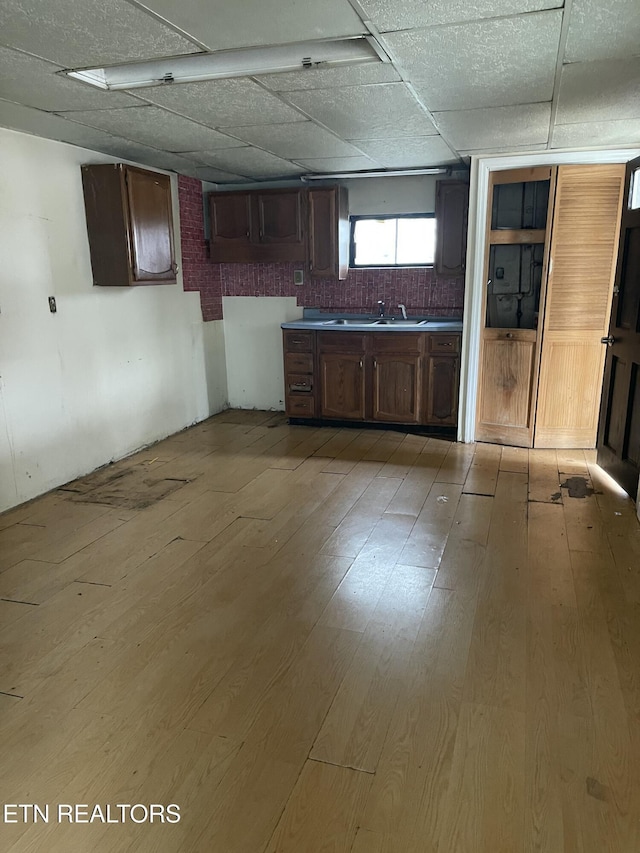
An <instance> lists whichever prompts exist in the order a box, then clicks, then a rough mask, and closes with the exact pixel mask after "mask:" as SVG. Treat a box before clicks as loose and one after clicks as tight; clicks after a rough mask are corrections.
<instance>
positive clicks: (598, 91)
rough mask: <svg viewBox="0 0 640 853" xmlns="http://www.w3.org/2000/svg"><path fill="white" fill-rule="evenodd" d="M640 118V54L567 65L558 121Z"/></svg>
mask: <svg viewBox="0 0 640 853" xmlns="http://www.w3.org/2000/svg"><path fill="white" fill-rule="evenodd" d="M623 118H640V57H636V58H635V59H610V60H605V61H601V62H580V63H577V64H574V65H565V66H564V68H563V69H562V77H561V79H560V94H559V97H558V113H557V118H556V122H557V124H573V123H576V122H592V121H609V120H612V121H613V120H617V119H623Z"/></svg>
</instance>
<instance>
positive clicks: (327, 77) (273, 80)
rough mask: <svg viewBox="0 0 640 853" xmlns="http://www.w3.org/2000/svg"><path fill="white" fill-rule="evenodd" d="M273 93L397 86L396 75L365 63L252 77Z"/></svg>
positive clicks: (380, 65) (389, 67)
mask: <svg viewBox="0 0 640 853" xmlns="http://www.w3.org/2000/svg"><path fill="white" fill-rule="evenodd" d="M256 80H259V81H260V82H261V83H262V84H264V85H265V86H267V87H268V88H269V89H273V91H274V92H294V91H296V90H297V89H331V88H332V87H334V86H335V87H339V86H362V85H366V84H367V83H397V82H399V81H400V75H399V74H398V72H397V71H396V70H395V68H394V67H393V65H391V63H390V62H365V63H362V64H361V65H343V66H336V67H333V68H305V69H303V70H302V71H288V72H286V73H284V74H264V75H261V76H258V77H256Z"/></svg>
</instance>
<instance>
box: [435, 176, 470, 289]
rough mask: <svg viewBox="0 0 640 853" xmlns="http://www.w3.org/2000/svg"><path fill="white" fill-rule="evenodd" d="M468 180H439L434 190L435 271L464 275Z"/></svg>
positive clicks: (439, 273) (441, 273) (440, 273)
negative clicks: (466, 181)
mask: <svg viewBox="0 0 640 853" xmlns="http://www.w3.org/2000/svg"><path fill="white" fill-rule="evenodd" d="M468 211H469V184H467V183H465V182H464V181H438V183H437V190H436V263H435V268H436V272H437V273H438V275H450V276H454V275H463V273H464V271H465V259H466V255H467V216H468Z"/></svg>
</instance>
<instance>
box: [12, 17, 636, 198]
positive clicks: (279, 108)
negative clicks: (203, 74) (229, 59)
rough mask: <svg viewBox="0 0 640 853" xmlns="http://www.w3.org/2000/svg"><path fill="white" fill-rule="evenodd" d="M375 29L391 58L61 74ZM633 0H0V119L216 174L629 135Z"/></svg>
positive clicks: (190, 171)
mask: <svg viewBox="0 0 640 853" xmlns="http://www.w3.org/2000/svg"><path fill="white" fill-rule="evenodd" d="M359 35H373V36H374V37H375V38H376V39H377V40H378V42H379V43H380V44H381V46H382V47H383V49H384V50H385V51H386V52H387V54H388V56H389V57H390V59H391V61H390V62H374V63H370V64H364V65H348V66H341V67H336V68H327V67H324V68H323V67H318V68H309V69H303V68H301V69H300V70H299V71H289V72H286V73H278V74H262V75H258V76H253V77H240V78H234V79H222V80H211V81H206V82H205V81H200V82H194V83H173V84H168V85H163V86H155V87H149V88H137V89H132V90H129V91H118V92H110V91H101V90H98V89H94V88H92V87H91V86H88V85H87V84H84V83H81V82H78V81H75V80H72V79H70V78H67V77H65V76H62V75H61V73H60V72H62V71H64V70H65V69H70V68H82V67H86V66H97V65H100V66H107V65H115V64H119V63H122V62H129V61H130V62H134V61H143V60H151V59H158V58H164V57H170V56H181V55H185V54H190V53H200V52H203V51H204V52H207V51H216V50H227V49H233V48H244V47H253V46H268V45H270V44H274V45H275V44H283V43H288V42H296V41H309V40H314V39H333V38H342V37H353V36H359ZM639 95H640V3H638V0H567V2H564V3H561V2H558V0H430V2H425V0H404V2H399V0H314V2H313V3H308V2H307V3H301V2H300V1H299V0H243V2H242V3H231V2H229V0H181V2H180V3H177V4H176V3H175V2H174V0H146V2H138V0H83V2H82V3H78V2H77V0H0V126H3V127H8V128H12V129H15V130H22V131H25V132H27V133H33V134H36V135H39V136H43V137H47V138H51V139H57V140H61V141H64V142H69V143H71V144H73V145H80V146H83V147H86V148H90V149H93V150H96V151H102V152H106V153H108V154H110V155H113V156H116V157H122V158H123V159H130V160H135V161H137V162H141V163H146V164H148V165H150V166H156V167H158V168H163V169H169V170H173V171H176V172H179V173H181V174H186V175H191V176H193V177H198V178H201V179H202V180H208V181H213V182H216V183H221V184H225V183H238V182H246V181H254V180H258V181H259V180H273V179H276V178H296V177H298V176H300V175H302V174H305V173H313V172H315V173H331V172H344V171H360V170H362V171H371V170H376V169H380V170H384V169H390V170H391V169H402V168H422V167H424V168H430V167H435V166H456V165H460V164H462V162H464V161H465V160H466V158H468V157H469V156H470V155H472V154H482V153H500V152H505V153H506V152H509V153H511V152H517V151H522V152H524V151H541V150H545V149H560V148H562V149H572V148H607V147H616V148H619V147H627V146H628V147H629V148H632V147H637V146H638V144H639V143H640V96H639Z"/></svg>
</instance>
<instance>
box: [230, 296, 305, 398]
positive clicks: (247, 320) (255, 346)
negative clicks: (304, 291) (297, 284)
mask: <svg viewBox="0 0 640 853" xmlns="http://www.w3.org/2000/svg"><path fill="white" fill-rule="evenodd" d="M222 312H223V314H224V342H225V351H226V361H227V381H228V384H229V385H228V387H229V405H230V406H231V408H232V409H268V410H275V411H283V410H284V366H283V361H282V330H281V328H280V323H285V322H288V321H290V320H296V319H298V318H299V317H302V308H301V307H299V306H298V305H297V304H296V298H295V297H294V296H283V297H280V296H264V297H253V296H224V297H223V299H222Z"/></svg>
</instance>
